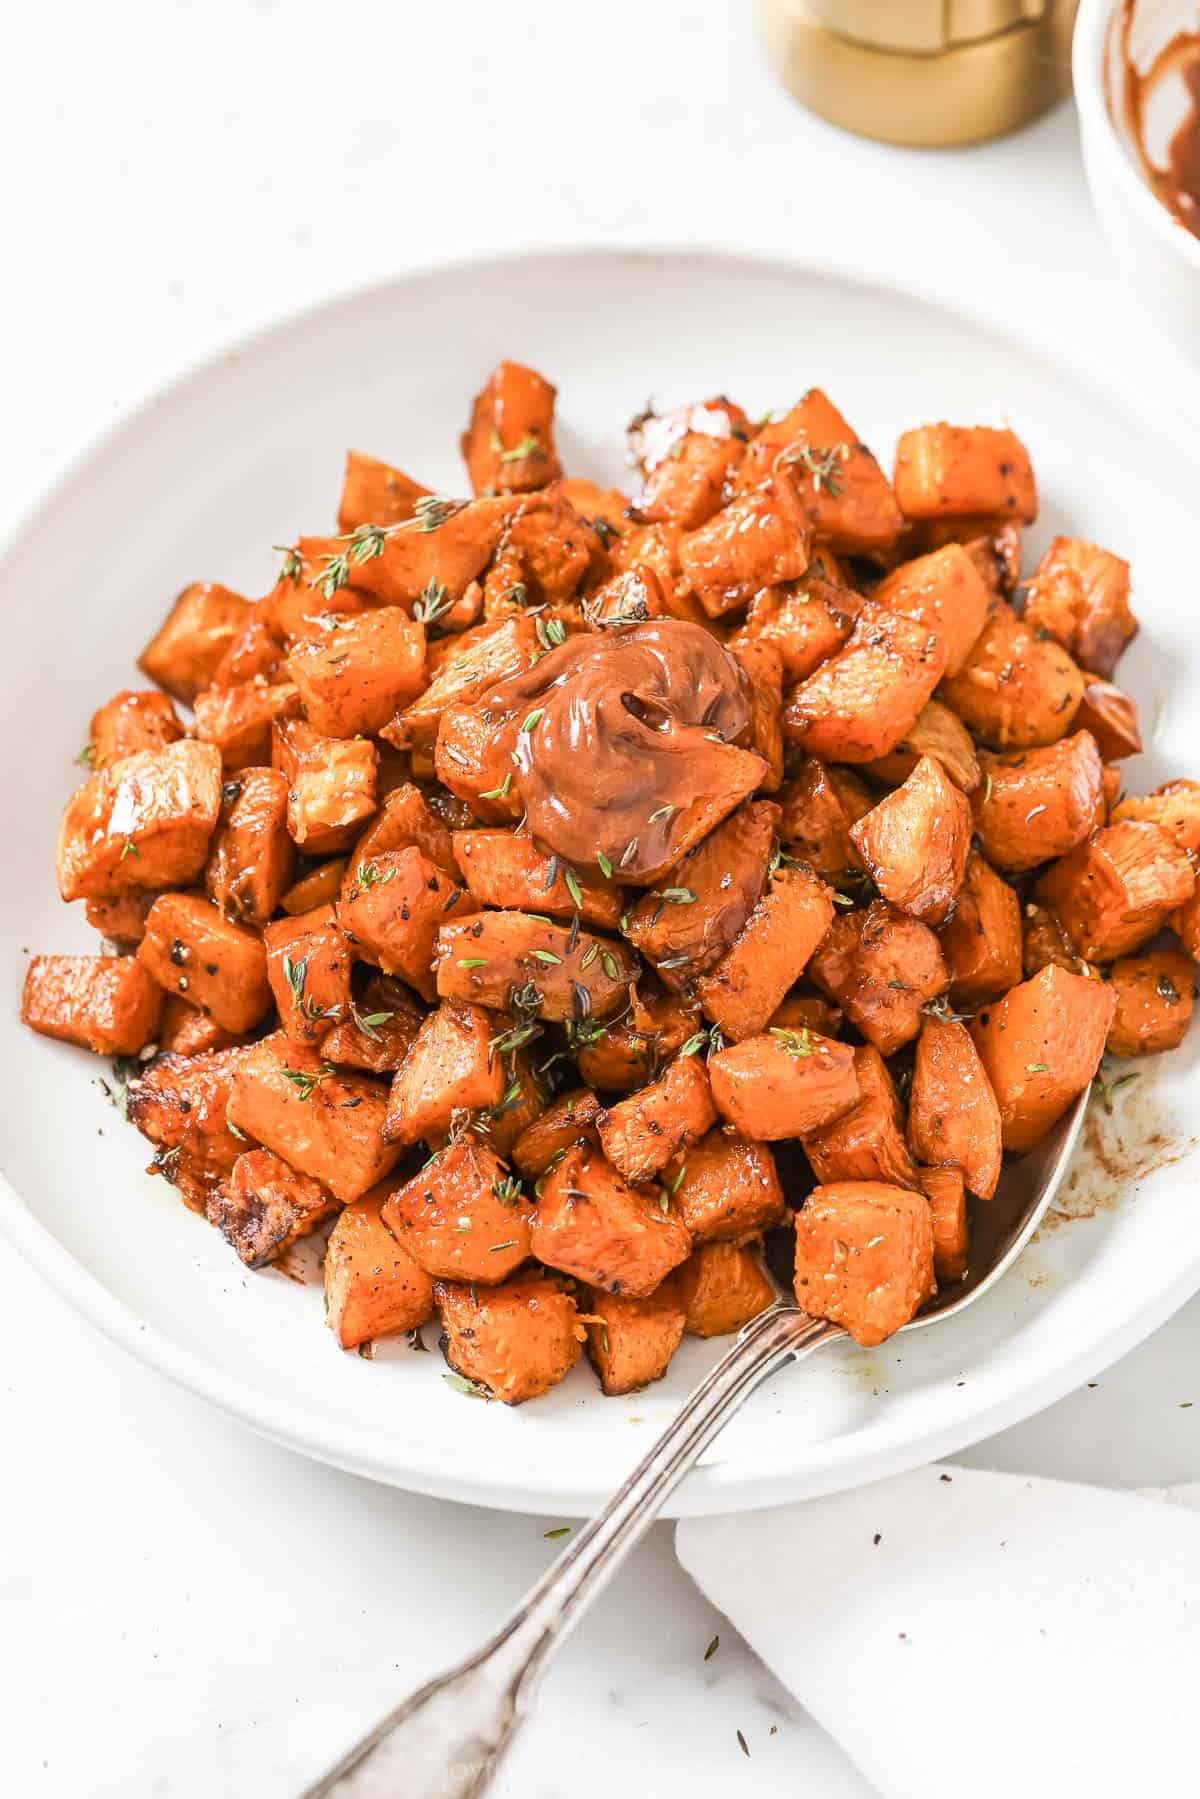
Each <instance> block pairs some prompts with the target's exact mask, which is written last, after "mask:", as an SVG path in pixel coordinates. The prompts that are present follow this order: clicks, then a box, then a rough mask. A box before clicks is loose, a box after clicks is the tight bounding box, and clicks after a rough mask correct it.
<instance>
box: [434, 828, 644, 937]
mask: <svg viewBox="0 0 1200 1799" xmlns="http://www.w3.org/2000/svg"><path fill="white" fill-rule="evenodd" d="M453 844H454V859H455V861H456V863H457V865H458V867H459V869H460V870H461V872H462V878H463V880H464V881H465V882H466V884H467V888H468V891H469V892H470V893H472V894H473V895H474V897H475V898H476V899H477V900H478V901H479V902H480V904H481V905H485V906H500V907H505V908H508V909H511V910H516V911H524V910H528V911H530V912H548V913H549V914H550V916H551V917H552V918H568V919H569V918H571V917H573V916H574V915H575V914H576V913H578V915H579V917H580V918H581V919H582V920H583V922H584V923H585V924H597V925H605V926H607V927H608V928H609V929H610V930H615V929H616V926H617V921H618V919H619V918H620V916H621V911H622V907H623V903H624V902H623V898H622V895H621V890H620V888H619V887H615V886H613V884H612V883H611V882H609V881H603V880H601V879H600V877H599V876H597V875H596V874H594V873H593V872H592V871H591V870H590V869H589V870H588V871H587V872H586V873H584V872H581V871H579V870H576V869H574V868H572V867H571V864H570V863H569V862H564V861H563V859H562V858H561V857H560V856H547V855H544V854H543V853H542V851H541V850H539V849H538V847H537V845H536V844H535V843H534V841H533V838H532V837H530V836H529V835H528V834H527V833H525V832H523V831H522V832H516V831H455V832H454V836H453Z"/></svg>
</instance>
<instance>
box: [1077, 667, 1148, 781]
mask: <svg viewBox="0 0 1200 1799" xmlns="http://www.w3.org/2000/svg"><path fill="white" fill-rule="evenodd" d="M1075 729H1076V730H1077V731H1090V732H1091V734H1092V736H1093V737H1094V738H1095V739H1096V744H1097V747H1098V748H1099V751H1100V754H1101V755H1102V756H1103V758H1104V760H1105V761H1106V762H1120V761H1122V760H1123V758H1124V757H1126V756H1136V755H1138V754H1139V753H1140V751H1141V747H1142V732H1141V727H1140V726H1139V724H1138V714H1137V707H1136V706H1135V705H1134V703H1133V701H1132V700H1131V699H1130V697H1129V695H1128V694H1127V693H1122V692H1121V689H1120V688H1119V687H1114V686H1113V684H1112V682H1111V681H1089V682H1088V684H1087V686H1086V687H1085V688H1084V690H1083V698H1082V700H1081V701H1080V702H1079V710H1078V712H1076V714H1075Z"/></svg>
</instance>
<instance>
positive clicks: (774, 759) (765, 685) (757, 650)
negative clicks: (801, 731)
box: [729, 637, 783, 793]
mask: <svg viewBox="0 0 1200 1799" xmlns="http://www.w3.org/2000/svg"><path fill="white" fill-rule="evenodd" d="M729 650H730V654H731V655H732V656H733V658H734V660H735V661H736V662H737V664H738V666H739V667H740V668H741V671H742V673H743V674H744V675H745V677H746V680H747V681H748V682H749V685H750V739H751V742H752V743H753V745H754V748H755V750H756V751H757V752H758V754H759V755H760V756H761V757H762V759H763V761H764V762H765V763H766V765H767V770H768V772H767V773H766V774H764V776H763V778H762V780H761V781H760V782H759V786H760V787H761V789H762V791H763V792H764V793H774V792H775V791H776V790H777V788H778V787H779V784H780V782H781V781H782V780H783V724H782V720H781V713H782V709H783V657H782V656H781V655H780V653H779V650H778V649H777V648H776V646H775V645H774V644H773V643H767V642H765V641H764V640H761V639H756V638H753V637H750V638H745V639H744V640H743V641H742V642H741V643H731V644H730V645H729Z"/></svg>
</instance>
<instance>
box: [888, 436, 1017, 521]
mask: <svg viewBox="0 0 1200 1799" xmlns="http://www.w3.org/2000/svg"><path fill="white" fill-rule="evenodd" d="M892 485H893V487H894V488H895V491H896V498H897V500H898V501H899V503H900V510H901V512H902V513H903V514H904V516H905V518H959V517H962V516H964V515H966V514H970V513H973V512H986V513H991V514H994V515H996V516H998V517H1001V518H1011V519H1019V520H1020V521H1021V523H1022V524H1032V522H1033V520H1034V519H1035V518H1036V517H1037V510H1038V499H1037V486H1036V483H1035V482H1034V478H1033V465H1032V463H1031V462H1030V460H1029V452H1028V450H1027V449H1026V448H1025V445H1024V444H1023V443H1022V442H1021V440H1020V438H1019V437H1018V436H1017V435H1016V433H1015V432H1013V431H1008V430H996V429H995V428H994V427H992V426H990V425H946V424H938V425H919V426H918V427H917V429H916V430H915V431H906V432H905V433H904V434H903V436H902V437H901V438H900V441H899V442H898V443H897V445H896V469H895V475H894V477H893V481H892Z"/></svg>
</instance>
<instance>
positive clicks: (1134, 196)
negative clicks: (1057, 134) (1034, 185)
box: [1072, 0, 1200, 360]
mask: <svg viewBox="0 0 1200 1799" xmlns="http://www.w3.org/2000/svg"><path fill="white" fill-rule="evenodd" d="M1198 12H1200V8H1198V7H1197V5H1196V0H1156V4H1155V25H1156V28H1161V29H1164V30H1165V33H1166V35H1168V36H1169V35H1170V34H1171V32H1172V31H1174V30H1181V31H1182V30H1196V29H1197V27H1198V26H1200V17H1198ZM1121 13H1122V5H1121V0H1082V4H1081V6H1080V8H1079V17H1078V20H1077V23H1076V26H1075V40H1074V47H1073V50H1072V72H1073V76H1074V82H1075V99H1076V103H1077V105H1078V108H1079V135H1080V140H1081V143H1082V146H1083V161H1084V167H1085V169H1086V171H1087V178H1088V185H1089V187H1090V188H1091V191H1092V200H1093V202H1094V204H1095V207H1096V212H1097V214H1098V215H1099V218H1100V223H1101V225H1102V226H1103V227H1104V231H1105V234H1106V235H1107V237H1108V240H1109V242H1110V243H1111V245H1112V247H1113V250H1114V251H1115V252H1116V255H1117V259H1118V262H1119V263H1120V266H1121V269H1122V271H1123V273H1124V274H1125V275H1126V277H1127V278H1128V279H1129V281H1130V282H1131V283H1132V284H1133V286H1134V287H1135V288H1136V290H1137V292H1138V294H1139V296H1140V297H1141V299H1142V300H1143V301H1144V302H1145V304H1146V306H1147V308H1148V310H1149V311H1150V312H1152V313H1153V314H1154V315H1155V316H1156V318H1157V319H1158V321H1159V323H1160V324H1161V325H1162V326H1163V327H1164V329H1165V330H1167V331H1168V332H1169V333H1170V335H1171V336H1172V337H1173V338H1174V339H1175V341H1176V342H1177V343H1178V344H1179V345H1180V346H1181V347H1182V348H1183V349H1184V350H1186V351H1187V352H1188V354H1189V355H1191V356H1193V357H1195V358H1196V359H1197V360H1200V238H1197V237H1194V236H1193V235H1192V233H1191V232H1190V231H1188V230H1187V229H1186V228H1185V227H1184V226H1183V225H1180V224H1178V223H1177V222H1176V220H1175V219H1173V218H1172V216H1171V214H1170V213H1169V212H1168V211H1167V209H1166V207H1165V206H1164V205H1163V204H1162V202H1161V201H1160V200H1159V199H1158V197H1157V195H1156V194H1155V193H1154V191H1153V189H1152V188H1151V187H1150V185H1149V184H1148V182H1147V181H1146V179H1145V177H1144V174H1143V172H1142V169H1141V166H1140V164H1139V162H1138V159H1137V155H1136V152H1135V150H1134V148H1133V146H1132V144H1130V143H1129V142H1127V140H1126V135H1125V133H1124V131H1123V129H1122V127H1121V125H1120V123H1119V121H1118V120H1116V119H1114V117H1113V112H1112V108H1111V106H1110V96H1109V88H1110V84H1109V81H1108V79H1107V75H1106V70H1107V66H1108V58H1109V54H1110V47H1111V45H1112V43H1113V34H1114V31H1115V29H1116V28H1117V27H1118V26H1119V23H1120V16H1121ZM1114 99H1118V100H1119V96H1114Z"/></svg>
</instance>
